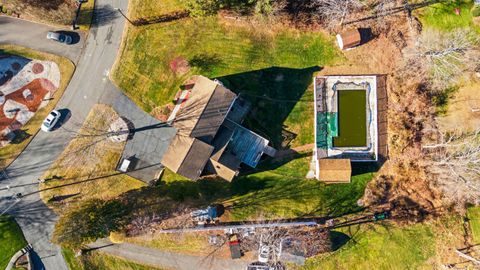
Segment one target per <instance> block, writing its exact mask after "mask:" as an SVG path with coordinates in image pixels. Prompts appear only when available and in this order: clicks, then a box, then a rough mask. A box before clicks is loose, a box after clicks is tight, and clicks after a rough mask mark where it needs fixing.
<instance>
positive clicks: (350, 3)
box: [313, 0, 363, 29]
mask: <svg viewBox="0 0 480 270" xmlns="http://www.w3.org/2000/svg"><path fill="white" fill-rule="evenodd" d="M313 2H314V6H315V7H316V11H317V12H318V16H319V17H320V19H321V20H322V21H323V22H324V24H325V25H326V26H327V27H329V28H331V29H333V28H335V27H337V26H341V25H343V23H344V21H345V19H346V18H348V17H349V16H350V15H351V14H352V13H354V12H356V11H358V10H360V9H361V8H362V7H363V4H362V2H360V1H359V0H314V1H313Z"/></svg>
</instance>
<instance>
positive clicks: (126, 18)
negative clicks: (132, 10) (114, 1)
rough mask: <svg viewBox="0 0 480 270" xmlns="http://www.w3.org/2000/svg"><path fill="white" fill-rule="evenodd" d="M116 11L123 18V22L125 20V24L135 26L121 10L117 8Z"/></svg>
mask: <svg viewBox="0 0 480 270" xmlns="http://www.w3.org/2000/svg"><path fill="white" fill-rule="evenodd" d="M117 10H118V12H120V14H121V15H122V16H123V17H124V18H125V20H127V22H129V23H130V24H131V25H133V26H135V24H134V23H133V22H132V21H131V20H130V19H129V18H128V17H127V16H126V15H125V14H124V13H123V11H122V9H120V8H117Z"/></svg>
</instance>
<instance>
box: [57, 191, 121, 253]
mask: <svg viewBox="0 0 480 270" xmlns="http://www.w3.org/2000/svg"><path fill="white" fill-rule="evenodd" d="M128 213H129V210H128V207H127V205H124V204H123V203H121V202H119V201H117V200H112V201H102V200H99V199H92V200H89V201H86V202H84V203H83V204H81V205H80V206H79V207H77V208H75V209H73V210H70V211H69V212H67V213H66V214H64V215H63V216H61V217H60V220H59V221H58V222H57V224H56V225H55V230H54V235H53V241H54V242H55V243H57V244H59V245H61V246H63V247H67V248H72V249H79V248H81V247H82V246H83V245H84V244H87V243H91V242H94V241H95V240H97V239H98V238H103V237H107V236H108V235H109V234H110V232H112V231H117V230H119V229H121V228H122V227H123V226H124V225H125V224H127V222H128V221H127V219H128V218H127V216H128Z"/></svg>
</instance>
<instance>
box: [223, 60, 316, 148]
mask: <svg viewBox="0 0 480 270" xmlns="http://www.w3.org/2000/svg"><path fill="white" fill-rule="evenodd" d="M320 70H321V68H320V67H318V66H314V67H308V68H303V69H294V68H284V67H270V68H266V69H260V70H255V71H249V72H244V73H238V74H232V75H227V76H222V77H218V78H217V79H218V80H220V81H221V82H222V83H223V84H224V85H225V86H226V87H227V88H228V89H231V90H232V91H234V92H235V93H236V94H237V95H238V96H240V97H241V98H243V99H245V100H247V101H249V102H250V103H251V104H252V108H253V109H252V110H251V111H250V113H249V115H248V116H247V118H246V119H245V122H244V124H245V125H246V126H247V127H248V128H250V129H252V130H253V131H254V132H256V133H258V134H260V135H262V136H265V137H266V138H267V139H269V140H270V142H271V143H272V145H273V147H275V148H277V149H279V148H282V147H284V148H285V147H288V145H283V144H282V143H283V138H282V130H284V129H289V127H288V126H287V127H286V126H285V120H286V119H287V117H288V116H289V115H290V114H291V113H292V110H293V108H294V107H295V105H296V104H297V103H298V102H313V99H312V100H302V97H303V95H304V93H305V92H306V91H307V89H308V87H309V86H310V85H311V84H312V79H313V75H314V73H315V72H318V71H320Z"/></svg>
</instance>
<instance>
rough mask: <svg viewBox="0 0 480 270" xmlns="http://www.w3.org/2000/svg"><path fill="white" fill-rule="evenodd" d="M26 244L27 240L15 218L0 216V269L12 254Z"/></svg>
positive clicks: (5, 265) (5, 264)
mask: <svg viewBox="0 0 480 270" xmlns="http://www.w3.org/2000/svg"><path fill="white" fill-rule="evenodd" d="M26 245H27V241H25V238H24V237H23V233H22V230H21V229H20V227H19V226H18V224H17V223H16V222H15V219H13V218H12V217H10V216H0V269H5V267H7V264H8V262H9V261H10V259H11V258H12V256H13V255H14V254H15V253H16V252H17V251H19V250H20V249H22V248H24V247H25V246H26Z"/></svg>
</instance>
